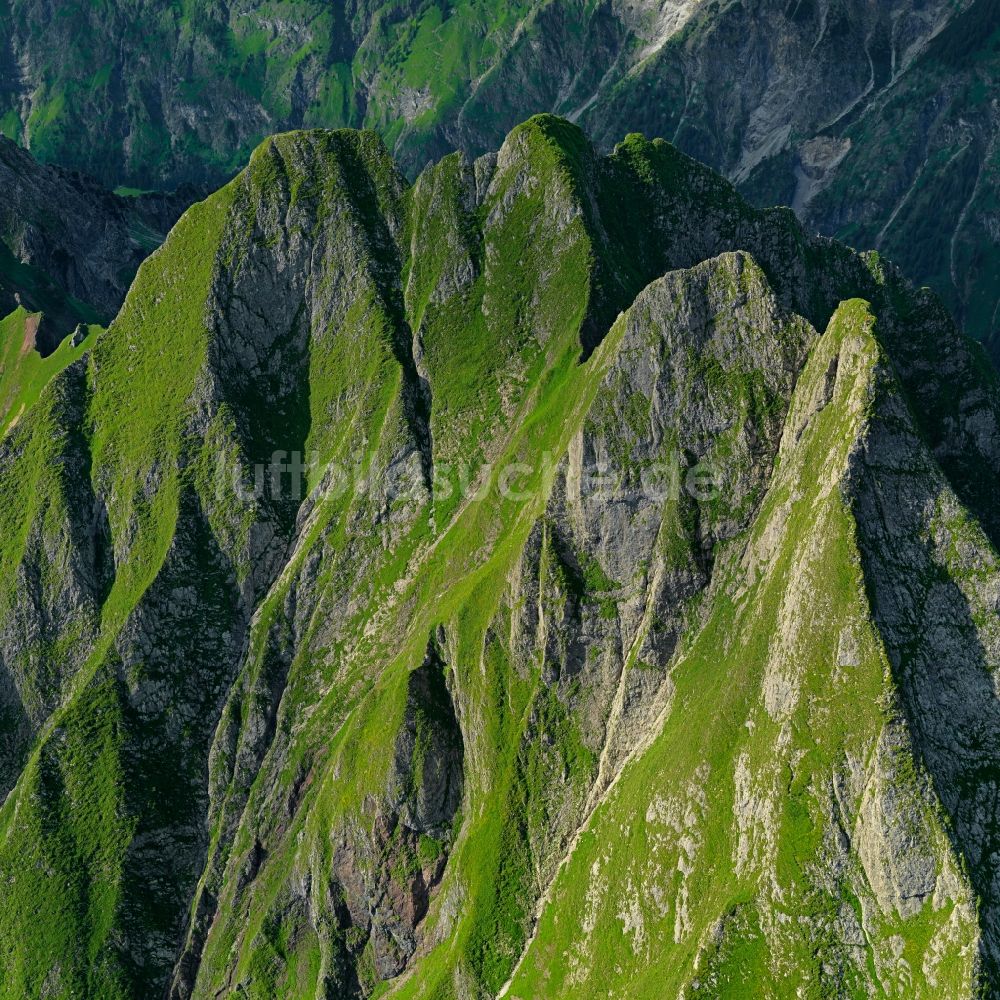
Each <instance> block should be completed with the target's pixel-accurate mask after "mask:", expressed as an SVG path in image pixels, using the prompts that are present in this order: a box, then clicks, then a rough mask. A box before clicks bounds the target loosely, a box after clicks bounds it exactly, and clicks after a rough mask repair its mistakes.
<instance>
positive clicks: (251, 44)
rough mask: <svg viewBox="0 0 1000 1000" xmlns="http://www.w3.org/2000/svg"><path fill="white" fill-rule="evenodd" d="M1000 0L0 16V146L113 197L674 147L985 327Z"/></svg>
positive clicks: (579, 3)
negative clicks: (320, 166) (265, 153)
mask: <svg viewBox="0 0 1000 1000" xmlns="http://www.w3.org/2000/svg"><path fill="white" fill-rule="evenodd" d="M997 23H998V11H997V4H996V0H962V2H961V3H957V4H953V3H945V2H943V0H928V2H921V3H915V2H913V0H892V2H888V3H881V4H876V5H872V4H867V3H862V2H860V0H846V2H841V0H838V2H830V0H816V2H812V0H808V2H806V0H803V2H802V3H796V4H792V5H788V4H786V3H777V2H774V0H756V2H754V3H750V4H735V3H729V2H723V0H709V2H706V3H697V2H694V0H670V2H666V3H660V2H657V3H654V2H652V0H610V2H608V0H603V2H594V0H551V2H548V3H544V4H529V3H520V2H518V3H489V2H482V0H462V2H458V3H451V4H447V5H441V4H438V3H433V2H423V0H421V2H415V0H406V2H403V0H382V2H379V3H375V2H366V3H359V2H351V3H348V4H346V5H340V6H338V7H337V9H336V10H332V9H331V8H330V7H329V6H328V5H325V4H320V3H300V4H294V5H291V6H288V5H286V6H280V5H279V6H275V5H274V4H270V3H259V2H255V3H244V4H231V3H212V4H204V3H189V4H182V5H172V6H171V5H167V6H164V5H163V4H151V3H140V4H137V5H136V4H132V5H121V4H118V3H109V4H103V5H100V6H99V7H95V6H94V5H93V4H89V3H78V2H72V3H65V2H63V3H59V4H58V5H53V4H51V3H49V2H42V0H12V2H11V3H9V4H8V5H7V7H6V8H4V9H3V10H0V24H2V26H3V28H4V30H3V31H2V32H0V37H2V38H3V42H0V130H2V131H3V132H4V133H5V134H6V135H8V136H10V137H12V138H15V139H17V140H18V141H20V142H21V143H22V144H25V145H28V146H29V147H30V148H31V150H32V151H33V152H34V153H35V155H36V156H38V157H40V158H41V159H43V160H46V161H53V162H57V163H61V164H63V165H67V166H73V167H78V168H82V169H83V170H85V171H86V172H88V173H90V174H93V175H94V176H96V177H98V178H100V179H101V180H102V181H103V182H105V183H108V184H109V185H115V184H119V183H129V184H133V185H137V186H140V187H157V188H158V187H163V186H165V185H166V186H173V185H175V184H176V183H178V182H179V181H183V180H198V181H201V180H204V179H205V178H209V179H212V180H214V181H216V182H221V181H222V180H223V179H225V178H227V177H228V176H230V175H231V174H232V173H233V172H235V171H236V170H237V169H238V168H240V167H242V166H243V164H244V163H245V160H246V157H247V156H248V155H249V152H250V150H251V149H252V148H253V146H254V145H255V144H256V143H257V142H258V141H260V139H262V138H263V137H264V136H265V135H267V134H269V133H272V132H275V131H280V130H281V129H285V128H290V127H296V128H297V127H301V126H303V125H321V126H328V127H329V126H342V125H349V126H355V127H358V126H362V125H364V126H366V127H372V128H375V129H377V130H378V131H380V132H381V134H382V135H383V136H384V137H385V138H386V139H387V141H388V142H389V144H390V147H391V148H392V149H393V151H394V153H395V155H396V156H397V158H398V160H399V162H400V163H401V165H402V167H403V169H404V171H405V172H406V173H407V174H409V175H411V176H413V175H415V174H416V173H417V172H418V171H419V170H420V169H421V168H422V167H423V166H424V165H425V164H426V163H427V162H428V160H430V159H434V158H437V157H439V156H443V155H444V154H445V153H447V152H449V151H451V150H453V149H462V150H464V151H465V152H466V153H467V154H468V155H470V156H472V157H475V156H478V155H480V154H481V153H484V152H486V151H487V150H490V149H494V148H496V147H497V146H499V144H500V143H501V141H502V139H503V137H504V136H505V135H506V133H507V131H508V130H509V129H510V128H512V127H513V126H514V125H515V124H516V123H517V122H518V121H521V120H522V119H524V118H525V117H526V116H527V115H529V114H533V113H536V112H541V111H554V112H557V113H560V114H563V115H566V116H568V117H569V118H571V119H572V120H574V121H579V122H580V123H581V124H582V125H584V127H585V128H586V129H587V130H588V131H590V132H591V133H592V134H593V135H594V136H595V137H596V138H597V140H598V143H599V145H601V146H602V147H604V148H607V149H610V147H611V146H612V145H613V144H614V143H615V142H617V140H618V139H619V138H620V136H621V135H622V134H624V133H626V132H628V131H630V130H641V131H643V132H645V133H646V134H648V135H660V136H664V137H665V138H668V139H670V140H671V141H672V142H674V143H675V144H676V145H678V146H679V147H680V148H681V149H683V150H684V151H686V152H688V153H690V154H691V155H693V156H696V157H697V158H698V159H701V160H703V161H705V162H707V163H709V164H710V165H712V166H714V167H715V168H716V169H718V170H720V171H722V172H723V173H725V174H727V175H728V176H730V177H731V178H732V179H733V180H734V181H736V182H737V183H738V184H739V185H740V186H741V187H742V189H743V190H744V193H746V194H747V195H748V196H749V197H750V198H751V199H752V200H753V201H755V202H756V203H757V204H761V205H766V204H791V205H793V206H794V208H795V210H796V211H797V212H798V214H799V215H800V217H801V218H803V220H804V221H805V222H806V224H807V226H808V227H809V228H810V229H816V230H818V231H820V232H822V233H826V234H829V235H836V236H838V237H839V238H841V239H844V240H846V241H847V242H849V243H851V244H853V245H856V246H858V247H862V248H874V249H878V250H880V251H884V252H886V253H888V254H889V255H891V256H892V257H893V259H895V260H896V262H897V263H898V264H899V265H900V266H901V267H903V269H904V271H905V272H906V273H907V274H908V275H909V276H910V277H911V278H913V279H914V280H917V281H919V282H922V283H926V284H929V285H930V286H931V287H933V288H934V289H935V290H936V291H937V292H938V293H939V294H940V295H942V296H943V297H944V299H945V300H946V302H947V304H948V305H949V307H950V308H951V309H952V311H953V312H954V313H955V314H956V315H957V316H958V318H959V320H960V321H961V322H962V323H963V325H964V327H965V328H966V330H967V331H968V332H970V333H972V334H973V335H974V336H976V337H978V338H980V339H984V340H990V339H993V340H994V341H995V338H996V337H997V330H998V315H997V308H998V301H997V294H996V288H997V286H998V282H1000V272H998V267H1000V263H998V262H1000V254H998V251H997V244H998V221H997V212H996V201H997V182H996V177H997V176H998V170H997V134H998V129H997V113H996V108H995V94H996V90H997V82H998V62H997V59H998V56H997V53H998V35H997V30H998V29H997Z"/></svg>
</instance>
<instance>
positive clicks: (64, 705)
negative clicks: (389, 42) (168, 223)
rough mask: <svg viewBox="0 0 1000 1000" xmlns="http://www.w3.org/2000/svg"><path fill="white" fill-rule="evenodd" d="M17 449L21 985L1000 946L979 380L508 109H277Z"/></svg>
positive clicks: (819, 989) (811, 977) (744, 215)
mask: <svg viewBox="0 0 1000 1000" xmlns="http://www.w3.org/2000/svg"><path fill="white" fill-rule="evenodd" d="M79 350H80V351H81V354H80V356H79V357H77V358H75V359H67V364H66V366H65V367H64V368H63V369H62V370H61V371H60V372H59V373H57V374H55V375H54V376H53V377H51V379H50V380H49V381H48V382H47V384H46V385H45V387H44V388H43V389H41V390H40V392H39V393H38V396H37V399H35V400H34V401H33V403H32V404H31V405H30V406H26V408H25V410H24V412H23V413H22V415H21V417H20V419H19V420H18V421H17V422H16V423H15V424H14V425H13V426H12V427H11V428H10V429H8V430H7V431H6V433H5V434H4V436H3V437H2V438H0V713H2V715H0V717H2V718H3V720H4V722H3V725H2V727H0V733H2V741H0V794H2V795H3V796H4V803H3V806H2V808H0V879H2V881H3V884H4V887H5V892H4V901H3V903H2V905H0V947H2V954H3V955H4V956H5V958H4V960H3V961H2V962H0V996H2V997H10V998H14V997H17V998H22V997H25V996H44V997H70V996H74V997H78V998H79V997H93V998H98V997H99V998H101V1000H113V998H138V997H150V996H160V995H168V996H169V997H171V998H175V1000H180V998H189V997H199V998H201V997H224V996H231V997H237V996H238V997H246V998H250V997H253V998H272V997H277V996H280V997H283V998H295V997H303V998H305V997H310V998H312V997H317V996H323V997H338V998H340V997H355V996H373V995H378V996H386V995H392V996H398V997H428V998H430V997H435V998H442V997H454V998H478V997H494V996H501V995H503V996H509V997H512V998H513V997H520V998H523V1000H527V998H535V997H539V996H546V997H558V996H573V997H586V996H595V997H598V996H599V997H606V996H628V997H632V998H642V997H646V996H649V997H657V998H660V997H662V996H664V995H675V994H676V995H679V996H687V997H695V996H712V997H720V996H733V997H745V996H749V995H752V996H786V995H787V996H801V995H822V996H826V997H853V996H859V995H873V994H874V995H886V996H900V997H941V996H948V997H963V996H967V997H974V996H979V995H982V994H984V993H988V992H989V991H990V990H994V989H995V988H996V987H997V985H998V984H1000V896H998V890H997V886H998V885H1000V879H998V872H997V865H998V858H1000V851H998V848H1000V844H998V843H997V837H998V833H997V826H996V823H995V818H994V817H995V814H996V801H995V799H996V783H995V774H996V768H997V766H998V764H1000V704H998V701H997V697H996V690H997V669H998V664H1000V627H998V622H1000V618H998V614H997V612H998V602H1000V559H998V555H997V544H998V539H1000V515H998V512H997V509H996V505H995V497H996V495H997V489H998V479H1000V394H998V384H997V377H996V374H995V371H994V369H993V368H992V366H991V365H990V364H989V362H988V361H987V359H986V357H985V354H984V352H983V350H982V349H981V348H980V347H979V346H978V345H977V344H975V343H974V342H972V341H970V340H967V339H966V338H965V337H963V336H962V335H961V334H960V333H959V331H958V330H957V328H956V327H955V325H954V324H953V322H952V321H951V319H950V318H949V316H948V314H947V312H946V311H945V309H944V308H943V306H942V304H941V303H940V301H939V300H938V299H937V298H936V297H935V296H934V295H933V294H932V293H930V292H929V291H927V290H926V289H920V290H917V289H914V288H913V287H912V286H910V285H909V284H907V283H906V281H905V280H904V279H903V278H902V277H901V276H900V274H899V272H898V271H897V270H896V269H895V268H894V267H893V266H891V265H890V264H888V263H887V262H886V261H884V260H883V259H882V258H881V257H880V256H879V255H878V254H874V253H868V254H857V253H855V252H853V251H851V250H849V249H847V248H846V247H844V246H843V245H841V244H838V243H836V242H833V241H830V240H827V239H824V238H819V237H811V236H808V235H807V234H806V233H805V232H804V230H803V228H802V227H801V225H800V224H799V223H798V222H797V221H796V219H795V217H794V215H793V213H792V212H790V211H789V210H787V209H771V210H766V211H760V210H757V209H754V208H752V207H751V206H750V205H748V204H747V202H745V201H744V200H743V199H742V197H741V196H740V195H739V194H738V193H737V192H736V190H735V189H734V188H733V187H732V186H731V185H730V184H729V183H728V182H727V181H725V180H724V179H723V178H721V177H720V176H718V175H717V174H715V173H714V172H713V171H711V170H710V169H708V168H707V167H704V166H702V165H700V164H698V163H696V162H695V161H693V160H691V159H689V158H688V157H687V156H685V155H684V154H682V153H681V152H679V151H678V150H677V149H676V148H674V147H673V146H671V145H669V144H668V143H666V142H664V141H662V140H654V141H649V140H647V139H645V138H643V137H642V136H640V135H635V134H633V135H629V136H628V137H627V138H626V139H625V140H624V141H623V142H621V143H620V144H618V145H617V146H616V147H615V148H614V150H613V151H612V152H611V153H610V154H609V155H600V154H599V153H598V152H596V151H595V149H594V148H593V147H592V146H591V145H590V143H589V142H588V140H587V139H586V138H585V137H584V134H583V133H582V132H581V131H580V130H579V129H578V128H577V127H576V126H574V125H572V124H570V123H569V122H567V121H565V120H563V119H559V118H555V117H552V116H540V117H536V118H533V119H531V120H529V121H528V122H526V123H524V124H522V125H520V126H518V127H517V128H515V129H514V130H513V131H512V132H511V133H510V135H508V136H507V137H506V139H505V140H504V142H503V144H502V145H501V147H500V149H499V151H498V152H496V153H491V154H487V155H484V156H483V157H481V158H478V159H475V160H470V159H468V158H466V157H465V156H464V155H463V154H460V153H457V154H452V155H450V156H448V157H446V158H444V159H443V160H441V161H440V162H438V163H436V164H433V165H431V166H429V167H428V168H427V169H425V170H424V171H423V172H422V173H421V174H420V176H419V177H418V178H417V180H416V181H415V182H414V183H413V184H410V183H409V182H408V181H407V180H406V179H405V177H404V175H403V174H402V173H401V172H400V170H399V169H398V168H397V166H396V165H395V164H394V163H393V161H392V159H391V157H390V155H389V153H388V152H387V150H386V148H385V146H384V145H383V143H382V142H381V141H380V139H379V138H378V137H377V136H376V135H375V134H374V133H372V132H355V131H348V130H340V131H300V132H293V133H289V134H284V135H280V136H277V137H274V138H272V139H269V140H267V141H266V142H265V143H264V144H263V145H262V146H260V147H259V148H258V149H257V150H256V152H255V153H254V154H253V156H252V158H251V160H250V163H249V166H248V167H247V168H246V169H245V170H244V171H243V172H241V173H240V174H239V175H238V176H237V177H236V178H235V179H234V180H232V181H231V182H230V183H229V184H227V185H226V186H225V187H224V188H222V189H221V190H220V191H218V192H217V193H216V194H214V195H212V196H211V197H210V198H208V199H207V200H205V201H203V202H201V203H199V204H197V205H195V206H193V207H192V208H191V209H189V210H188V211H187V212H186V213H185V214H184V216H183V217H182V218H181V220H180V221H179V222H178V224H177V225H176V226H175V228H174V229H173V230H172V232H171V233H170V235H169V237H168V238H167V240H166V242H165V243H164V244H163V246H162V247H161V248H160V249H158V250H157V251H155V252H154V253H153V254H152V256H151V257H150V258H149V259H148V260H147V261H146V262H145V263H144V264H143V265H142V266H141V268H140V270H139V273H138V276H137V278H136V280H135V282H134V284H133V285H132V288H131V290H130V291H129V294H128V296H127V298H126V300H125V304H124V306H123V308H122V310H121V312H120V313H119V315H118V316H117V318H116V319H115V320H114V321H113V322H112V323H111V325H110V326H109V327H108V329H107V330H105V331H103V332H99V333H97V334H95V336H94V339H93V341H92V342H91V343H89V344H82V345H80V347H79Z"/></svg>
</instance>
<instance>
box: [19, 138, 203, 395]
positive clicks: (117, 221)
mask: <svg viewBox="0 0 1000 1000" xmlns="http://www.w3.org/2000/svg"><path fill="white" fill-rule="evenodd" d="M0 189H2V190H3V192H4V195H3V199H2V200H0V316H6V315H8V314H14V313H16V314H17V316H18V319H17V323H18V325H19V328H21V329H22V330H23V329H25V323H26V322H27V318H28V317H29V316H32V317H33V318H32V319H31V320H30V322H27V329H28V336H27V337H26V338H25V345H26V347H27V348H29V349H30V348H35V349H37V351H38V352H39V353H40V354H41V355H42V356H43V357H44V356H48V355H49V354H51V353H52V352H53V351H54V350H55V349H56V347H57V346H58V345H59V344H60V342H61V341H62V340H63V339H64V338H65V337H66V335H67V334H69V333H70V332H71V331H72V330H73V329H74V328H75V327H76V326H77V325H78V324H81V323H83V324H96V323H102V322H103V323H107V322H109V321H110V320H111V319H112V318H113V317H114V315H115V313H117V312H118V309H119V308H120V307H121V304H122V302H123V301H124V299H125V293H126V292H127V291H128V287H129V285H130V283H131V281H132V278H133V277H134V276H135V272H136V271H137V270H138V268H139V265H140V264H141V263H142V261H143V260H144V259H145V258H146V257H147V256H148V255H149V253H150V252H151V251H152V250H153V249H155V248H156V247H157V246H159V245H160V244H161V243H162V242H163V239H164V237H165V235H166V232H167V230H169V229H170V227H171V226H172V225H173V223H174V222H175V221H176V219H177V217H178V216H179V215H180V213H181V212H182V211H183V210H184V208H186V207H187V204H188V202H189V201H190V200H193V198H194V197H195V192H194V190H193V189H190V190H181V191H179V192H176V193H174V194H171V195H151V196H150V195H146V196H138V197H121V196H119V195H116V194H112V193H111V192H110V191H107V190H105V189H104V188H102V187H101V186H100V185H98V184H97V183H96V182H95V181H93V180H91V179H89V178H87V177H85V176H83V175H81V174H78V173H75V172H72V171H67V170H64V169H61V168H59V167H53V166H45V165H42V164H39V163H38V162H36V161H35V160H34V159H33V158H32V157H31V156H30V155H29V154H28V153H27V152H25V151H24V150H23V149H21V148H20V147H18V146H17V145H15V144H14V143H13V142H11V141H10V140H9V139H6V138H4V137H3V136H0ZM11 322H14V318H13V316H12V318H11ZM12 343H13V338H12V337H7V336H5V337H4V341H3V342H2V343H0V349H10V348H11V347H12ZM18 345H20V340H18ZM10 374H11V363H10V361H9V360H8V361H5V362H4V367H3V369H2V370H0V378H6V377H7V376H9V375H10Z"/></svg>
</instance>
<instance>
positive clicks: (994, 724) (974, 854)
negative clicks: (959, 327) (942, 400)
mask: <svg viewBox="0 0 1000 1000" xmlns="http://www.w3.org/2000/svg"><path fill="white" fill-rule="evenodd" d="M936 475H938V474H937V473H936V471H935V466H934V463H933V461H932V460H930V459H929V457H928V456H927V455H926V452H925V451H924V450H923V448H922V447H921V446H920V443H919V441H918V439H917V438H916V437H915V436H914V435H913V433H912V430H911V429H910V427H909V426H908V420H906V419H903V418H901V417H900V415H899V413H898V412H897V413H895V414H893V413H888V414H887V413H885V412H884V411H883V412H881V413H880V414H879V416H878V417H877V424H876V427H875V429H874V431H873V433H872V435H871V436H870V437H869V438H868V439H867V440H866V443H865V449H864V451H863V452H862V453H861V454H859V455H856V456H855V458H854V462H853V467H852V479H853V494H854V511H855V515H856V519H857V524H858V536H859V543H860V548H861V553H862V561H863V568H864V575H865V584H866V588H867V590H868V595H869V600H870V604H871V607H872V611H873V615H874V618H875V622H876V624H877V627H878V630H879V633H880V635H881V636H882V639H883V642H884V643H885V647H886V650H887V653H888V656H889V659H890V662H891V665H892V670H893V678H894V680H895V683H896V685H897V687H898V690H899V691H900V694H901V696H902V702H903V709H904V712H905V714H906V717H907V719H908V721H909V725H910V728H911V732H912V734H913V740H914V744H915V746H916V748H917V750H918V752H919V754H920V756H921V758H922V760H923V763H924V765H925V767H926V770H927V772H928V774H929V775H930V778H931V781H932V784H933V787H934V790H935V792H936V794H937V796H938V798H939V799H940V801H941V803H942V804H943V806H944V808H945V810H946V811H947V813H948V816H949V818H950V820H951V822H950V825H949V829H948V832H949V835H950V837H951V839H952V842H953V845H954V848H955V850H956V852H957V853H958V855H959V857H960V858H962V859H963V861H964V863H965V865H966V867H967V870H968V873H969V876H970V878H971V881H972V885H973V888H974V890H975V892H976V894H977V895H978V897H979V900H980V921H981V925H982V928H983V939H982V943H981V954H982V959H983V968H984V973H985V975H986V977H987V979H988V980H989V982H990V984H991V986H992V988H993V989H998V988H1000V897H998V894H997V886H998V884H1000V880H998V879H997V866H998V863H1000V821H998V817H1000V789H998V779H1000V698H998V695H997V690H996V684H995V679H994V674H993V671H995V670H996V669H997V663H996V651H995V650H994V651H993V655H992V657H991V655H990V653H989V652H988V651H987V650H986V649H985V648H984V646H983V644H982V641H981V638H980V632H979V628H981V624H979V625H977V622H976V615H977V613H976V612H975V611H974V610H973V608H971V607H970V605H969V603H968V601H967V599H966V597H965V596H964V594H963V593H962V591H961V590H960V588H959V586H958V585H957V583H956V582H955V580H954V579H953V577H952V575H951V571H949V570H948V568H947V567H946V566H945V564H944V563H943V561H942V559H941V557H940V556H939V555H937V554H936V553H935V551H934V550H933V548H932V542H931V541H930V540H928V537H927V536H928V525H927V523H926V521H925V519H924V517H923V516H922V515H923V514H924V512H926V511H931V510H934V509H935V505H936V504H937V503H938V502H939V496H940V490H939V489H938V488H937V484H939V483H940V479H936V478H935V477H936ZM937 530H938V531H941V530H943V529H942V528H941V527H938V528H937ZM944 545H945V547H948V546H949V545H950V546H951V548H952V551H953V553H957V556H956V557H957V558H959V559H961V558H963V556H962V554H961V553H962V550H963V546H962V545H961V544H959V545H955V544H954V540H953V539H946V540H945V541H944ZM986 613H987V614H990V613H995V609H993V611H992V612H991V611H989V610H987V611H986Z"/></svg>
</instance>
